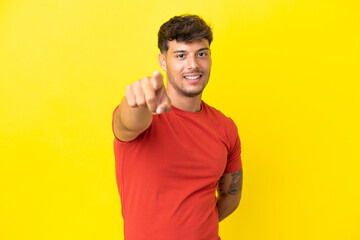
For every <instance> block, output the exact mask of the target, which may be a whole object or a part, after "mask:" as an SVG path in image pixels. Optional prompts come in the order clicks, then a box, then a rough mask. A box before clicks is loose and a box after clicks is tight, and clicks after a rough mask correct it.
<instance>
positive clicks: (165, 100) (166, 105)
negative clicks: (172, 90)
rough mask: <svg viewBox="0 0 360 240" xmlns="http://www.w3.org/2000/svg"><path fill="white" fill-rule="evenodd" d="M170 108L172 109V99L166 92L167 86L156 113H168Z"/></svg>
mask: <svg viewBox="0 0 360 240" xmlns="http://www.w3.org/2000/svg"><path fill="white" fill-rule="evenodd" d="M170 110H171V100H170V98H169V97H168V95H167V94H166V92H165V88H164V92H163V95H162V97H161V99H160V103H159V104H158V106H157V108H156V113H157V114H161V113H167V112H169V111H170Z"/></svg>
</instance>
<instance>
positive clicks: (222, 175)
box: [113, 15, 242, 240]
mask: <svg viewBox="0 0 360 240" xmlns="http://www.w3.org/2000/svg"><path fill="white" fill-rule="evenodd" d="M211 41H212V30H211V28H210V27H209V26H208V25H207V24H206V23H205V22H204V20H203V19H201V18H200V17H198V16H196V15H182V16H176V17H173V18H172V19H170V20H169V21H168V22H166V23H164V24H163V25H162V26H161V28H160V30H159V33H158V47H159V49H160V51H161V53H160V54H159V63H160V66H161V68H162V69H163V70H164V71H166V77H167V78H166V81H167V88H165V86H164V82H163V77H162V75H161V74H160V73H159V72H155V73H154V74H153V76H152V77H144V78H143V79H141V80H138V81H136V82H134V83H133V84H131V85H128V86H127V88H126V91H125V97H124V98H123V99H122V102H121V103H120V105H119V106H118V107H117V108H116V109H115V111H114V115H113V130H114V134H115V136H116V138H115V140H114V151H115V159H116V176H117V183H118V189H119V194H120V197H121V204H122V215H123V218H124V235H125V240H151V239H154V240H184V239H186V240H218V239H220V237H219V235H218V223H219V221H221V220H222V219H224V218H225V217H227V216H228V215H230V214H231V213H232V212H233V211H234V210H235V209H236V208H237V206H238V204H239V201H240V196H241V187H242V165H241V160H240V140H239V136H238V132H237V128H236V125H235V123H234V122H233V121H232V120H231V119H230V118H227V117H226V116H224V115H223V114H222V113H221V112H220V111H218V110H216V109H215V108H213V107H210V106H209V105H207V104H206V103H205V102H203V101H202V100H201V96H202V92H203V90H204V88H205V86H206V85H207V83H208V81H209V77H210V69H211V51H210V44H211ZM216 189H217V190H218V197H217V198H216V195H215V192H216Z"/></svg>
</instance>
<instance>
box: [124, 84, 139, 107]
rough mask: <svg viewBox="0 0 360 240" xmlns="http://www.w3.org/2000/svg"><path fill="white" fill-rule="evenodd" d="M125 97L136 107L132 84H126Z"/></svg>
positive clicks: (129, 103) (130, 104)
mask: <svg viewBox="0 0 360 240" xmlns="http://www.w3.org/2000/svg"><path fill="white" fill-rule="evenodd" d="M125 97H126V100H127V103H128V105H129V106H130V107H136V101H135V95H134V92H133V88H132V85H128V86H126V90H125Z"/></svg>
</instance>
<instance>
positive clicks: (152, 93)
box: [125, 71, 171, 114]
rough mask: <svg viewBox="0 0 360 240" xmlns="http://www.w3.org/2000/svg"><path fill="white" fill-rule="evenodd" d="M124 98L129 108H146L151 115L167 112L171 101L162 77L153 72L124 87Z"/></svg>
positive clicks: (158, 73)
mask: <svg viewBox="0 0 360 240" xmlns="http://www.w3.org/2000/svg"><path fill="white" fill-rule="evenodd" d="M125 97H126V99H127V102H128V104H129V106H130V107H133V108H137V107H147V108H148V109H149V111H150V112H152V113H153V114H160V113H166V112H169V111H170V109H171V101H170V98H169V97H168V96H167V94H166V91H165V86H164V80H163V76H162V75H161V73H160V72H158V71H156V72H154V74H153V76H152V77H144V78H143V79H141V80H138V81H136V82H134V83H133V84H131V85H128V86H127V87H126V91H125Z"/></svg>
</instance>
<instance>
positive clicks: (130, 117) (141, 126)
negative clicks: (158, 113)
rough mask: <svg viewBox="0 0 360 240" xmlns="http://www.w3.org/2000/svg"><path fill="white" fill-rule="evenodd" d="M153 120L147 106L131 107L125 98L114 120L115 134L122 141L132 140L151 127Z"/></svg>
mask: <svg viewBox="0 0 360 240" xmlns="http://www.w3.org/2000/svg"><path fill="white" fill-rule="evenodd" d="M152 118H153V114H152V113H151V112H150V111H149V109H148V108H147V107H146V106H141V107H140V106H139V107H130V106H129V104H128V103H127V99H126V97H124V98H123V99H122V101H121V103H120V106H119V108H118V110H117V112H116V114H115V118H114V129H115V134H116V135H117V136H118V137H119V138H120V139H121V140H125V141H128V140H132V139H133V138H135V137H136V136H137V135H139V134H140V133H142V132H143V131H144V130H146V129H147V128H148V127H149V126H150V124H151V122H152Z"/></svg>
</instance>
